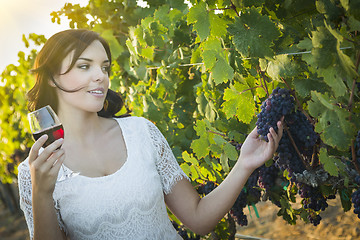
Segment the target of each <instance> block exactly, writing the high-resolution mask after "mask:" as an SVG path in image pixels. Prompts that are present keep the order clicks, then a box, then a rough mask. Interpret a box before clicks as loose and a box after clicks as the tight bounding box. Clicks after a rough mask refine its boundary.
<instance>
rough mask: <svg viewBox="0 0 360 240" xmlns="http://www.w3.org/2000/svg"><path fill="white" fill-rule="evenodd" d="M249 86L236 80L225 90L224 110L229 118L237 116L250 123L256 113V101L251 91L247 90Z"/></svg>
mask: <svg viewBox="0 0 360 240" xmlns="http://www.w3.org/2000/svg"><path fill="white" fill-rule="evenodd" d="M247 88H248V86H246V85H244V84H241V83H239V82H236V83H235V84H234V85H230V87H229V88H226V89H225V91H224V101H225V102H224V103H223V104H222V107H223V111H224V112H225V114H226V117H227V118H231V117H233V116H237V118H238V119H239V120H240V121H242V122H244V123H250V122H251V120H252V119H253V117H254V115H255V110H256V109H255V102H254V98H253V95H252V93H251V91H246V90H247Z"/></svg>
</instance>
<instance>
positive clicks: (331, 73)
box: [317, 66, 347, 97]
mask: <svg viewBox="0 0 360 240" xmlns="http://www.w3.org/2000/svg"><path fill="white" fill-rule="evenodd" d="M317 72H318V75H319V76H320V77H323V78H324V82H325V83H326V84H327V85H329V86H330V87H331V89H332V90H333V91H334V93H335V97H341V96H344V95H345V93H347V87H346V85H345V83H344V81H343V79H342V77H341V76H340V75H339V71H338V70H337V69H336V68H334V67H332V66H330V67H328V68H326V69H318V71H317Z"/></svg>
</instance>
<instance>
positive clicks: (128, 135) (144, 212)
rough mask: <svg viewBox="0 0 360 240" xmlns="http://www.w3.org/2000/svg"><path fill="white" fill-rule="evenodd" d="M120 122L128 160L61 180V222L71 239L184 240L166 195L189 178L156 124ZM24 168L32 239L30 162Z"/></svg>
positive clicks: (22, 185) (57, 194)
mask: <svg viewBox="0 0 360 240" xmlns="http://www.w3.org/2000/svg"><path fill="white" fill-rule="evenodd" d="M116 120H117V122H118V123H119V126H120V128H121V130H122V133H123V136H124V140H125V144H126V148H127V153H128V157H127V160H126V162H125V163H124V165H123V166H122V167H121V168H120V169H119V170H118V171H116V172H115V173H113V174H111V175H108V176H104V177H95V178H91V177H86V176H82V175H78V176H76V177H73V178H69V179H67V180H65V181H60V182H57V183H56V186H55V190H54V193H53V199H54V207H55V209H56V212H57V216H58V221H59V226H60V227H61V229H63V230H64V231H65V232H66V234H67V236H68V237H69V238H70V239H71V240H75V239H76V240H80V239H87V240H90V239H94V240H95V239H96V240H99V239H102V240H106V239H109V240H112V239H116V240H117V239H126V240H131V239H136V240H141V239H151V240H153V239H166V240H171V239H181V237H180V236H179V235H178V234H177V232H176V231H175V229H174V227H173V226H172V224H171V222H170V220H169V217H168V215H167V210H166V206H165V202H164V195H163V194H164V193H165V194H168V193H169V192H170V191H171V188H172V186H173V185H174V184H175V183H176V182H177V181H179V180H180V179H182V178H187V179H188V177H187V176H186V175H185V173H184V172H183V171H182V170H181V168H180V166H179V164H178V163H177V161H176V159H175V157H174V155H173V153H172V151H171V149H170V147H169V145H168V143H167V142H166V140H165V138H164V136H163V135H162V134H161V132H160V131H159V130H158V129H157V128H156V127H155V125H154V124H152V123H151V122H150V121H148V120H146V119H144V118H140V117H127V118H120V119H116ZM18 169H19V174H18V179H19V191H20V206H21V209H22V210H23V211H24V214H25V218H26V222H27V225H28V228H29V232H30V238H31V239H32V237H33V217H32V216H33V215H32V203H31V201H32V197H31V190H32V187H31V178H30V171H29V163H28V160H27V159H26V160H25V161H24V162H22V163H21V164H20V165H19V168H18ZM67 171H71V170H70V169H68V168H66V167H65V168H64V169H60V172H59V177H61V175H62V174H63V173H64V172H67Z"/></svg>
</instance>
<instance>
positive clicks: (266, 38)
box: [228, 7, 280, 58]
mask: <svg viewBox="0 0 360 240" xmlns="http://www.w3.org/2000/svg"><path fill="white" fill-rule="evenodd" d="M259 11H260V10H259V9H256V8H254V7H252V8H250V9H247V10H245V11H243V12H242V13H241V15H240V17H239V18H236V20H235V23H234V24H232V25H230V26H229V27H228V32H229V33H230V34H231V36H232V40H233V43H234V45H235V47H236V50H237V51H238V52H239V53H240V54H241V56H242V57H260V58H262V57H271V56H273V55H274V51H273V50H272V48H271V47H272V46H273V41H274V40H275V39H277V38H278V37H280V31H279V30H278V28H277V26H276V25H275V24H274V23H273V22H272V21H271V20H270V19H269V17H268V16H263V15H261V14H260V12H259Z"/></svg>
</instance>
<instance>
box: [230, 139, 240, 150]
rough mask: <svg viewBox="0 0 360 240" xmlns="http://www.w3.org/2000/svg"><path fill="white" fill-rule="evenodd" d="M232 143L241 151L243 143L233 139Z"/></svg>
mask: <svg viewBox="0 0 360 240" xmlns="http://www.w3.org/2000/svg"><path fill="white" fill-rule="evenodd" d="M230 143H231V145H233V146H234V147H235V148H236V150H237V151H240V149H241V147H242V145H243V144H242V143H238V142H236V141H234V140H232V141H231V142H230Z"/></svg>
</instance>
